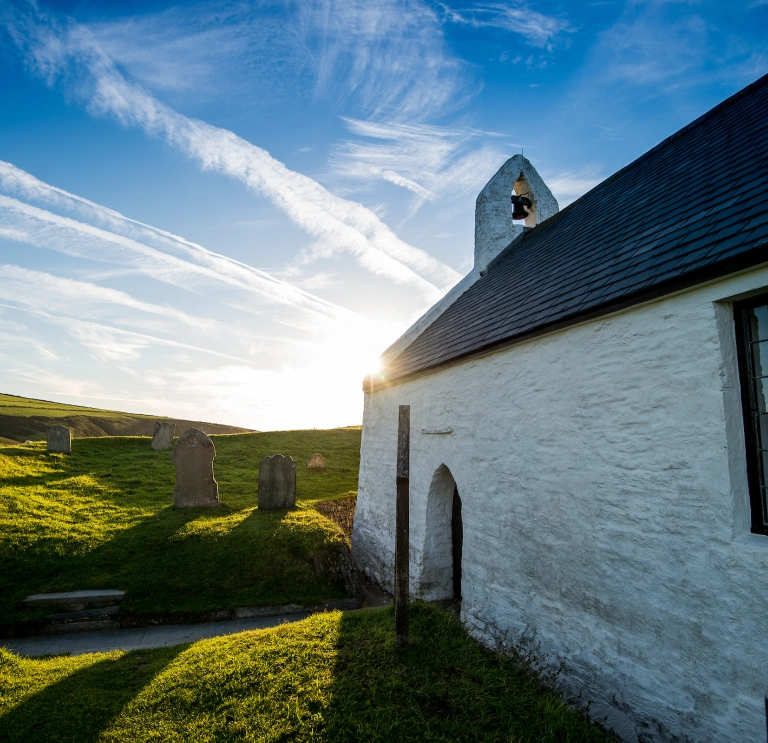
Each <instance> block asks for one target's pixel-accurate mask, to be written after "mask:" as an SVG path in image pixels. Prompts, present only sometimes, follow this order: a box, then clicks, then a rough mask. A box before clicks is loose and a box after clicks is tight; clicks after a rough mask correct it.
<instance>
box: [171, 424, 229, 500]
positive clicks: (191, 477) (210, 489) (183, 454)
mask: <svg viewBox="0 0 768 743" xmlns="http://www.w3.org/2000/svg"><path fill="white" fill-rule="evenodd" d="M215 458H216V449H214V447H213V441H211V440H210V439H209V438H208V436H206V435H205V434H204V433H203V432H202V431H200V430H199V429H197V428H190V429H189V430H188V431H184V433H183V434H181V436H179V438H178V439H176V445H175V446H174V447H173V463H174V464H175V465H176V487H175V488H174V489H173V505H174V506H176V508H194V507H195V506H218V505H219V484H218V483H217V482H216V480H214V479H213V460H214V459H215Z"/></svg>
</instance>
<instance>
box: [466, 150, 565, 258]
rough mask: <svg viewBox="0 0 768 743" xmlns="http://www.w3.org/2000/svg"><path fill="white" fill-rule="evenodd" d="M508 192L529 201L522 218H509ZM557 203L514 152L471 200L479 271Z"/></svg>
mask: <svg viewBox="0 0 768 743" xmlns="http://www.w3.org/2000/svg"><path fill="white" fill-rule="evenodd" d="M512 194H517V195H518V196H524V197H525V198H527V199H528V200H530V202H531V206H529V207H526V209H527V211H528V216H527V217H526V218H525V221H524V222H523V221H517V222H516V221H514V220H513V219H512V203H511V197H512ZM559 210H560V207H559V206H558V205H557V201H556V199H555V197H554V196H553V195H552V192H551V191H550V190H549V188H547V184H546V183H544V181H543V180H542V178H541V176H540V175H539V174H538V173H537V172H536V168H534V167H533V165H531V163H530V161H529V160H527V159H526V158H525V157H523V156H522V155H514V156H513V157H510V158H509V160H507V162H505V163H504V165H502V166H501V167H500V168H499V170H498V172H497V173H496V175H494V176H493V178H491V180H490V181H488V183H486V184H485V188H483V190H482V191H480V193H479V194H478V197H477V201H476V202H475V268H477V269H479V270H480V271H482V270H483V269H484V268H485V267H486V266H487V265H488V264H489V263H490V262H491V261H492V260H493V259H494V258H495V257H496V256H497V255H498V254H499V253H500V252H501V251H502V250H504V248H506V247H507V245H509V244H510V243H511V242H512V241H513V240H514V239H515V238H517V237H519V236H520V235H522V234H523V231H524V230H525V228H526V227H535V226H536V225H537V224H539V223H541V222H543V221H544V220H545V219H549V217H551V216H552V215H553V214H557V212H558V211H559Z"/></svg>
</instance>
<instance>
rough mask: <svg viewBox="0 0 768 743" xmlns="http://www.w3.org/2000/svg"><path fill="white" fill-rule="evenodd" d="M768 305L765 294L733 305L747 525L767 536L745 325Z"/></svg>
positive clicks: (767, 511)
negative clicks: (748, 314)
mask: <svg viewBox="0 0 768 743" xmlns="http://www.w3.org/2000/svg"><path fill="white" fill-rule="evenodd" d="M762 305H768V292H762V293H760V294H758V295H755V296H752V297H749V299H744V300H741V301H738V302H734V303H733V319H734V324H735V326H736V356H737V362H738V369H739V387H740V391H741V412H742V421H743V423H744V443H745V445H746V452H745V453H746V460H747V486H748V489H749V501H750V514H751V518H750V523H751V531H752V533H754V534H764V535H768V504H766V503H765V502H764V499H763V493H762V488H763V483H762V482H761V471H760V469H761V463H760V449H759V438H758V436H759V434H758V431H757V422H756V417H755V416H756V414H757V411H758V405H757V400H756V395H755V387H754V384H753V381H752V380H753V377H754V374H753V363H754V362H753V359H752V354H751V349H750V337H749V326H748V324H747V323H746V322H745V317H746V312H747V311H748V310H751V309H753V308H755V307H760V306H762ZM762 479H764V480H765V481H766V482H765V486H766V487H768V472H765V473H762Z"/></svg>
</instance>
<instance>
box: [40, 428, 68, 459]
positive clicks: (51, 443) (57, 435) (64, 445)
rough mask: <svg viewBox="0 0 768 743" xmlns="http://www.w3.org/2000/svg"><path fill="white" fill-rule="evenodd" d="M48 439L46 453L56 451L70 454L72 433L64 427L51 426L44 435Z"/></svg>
mask: <svg viewBox="0 0 768 743" xmlns="http://www.w3.org/2000/svg"><path fill="white" fill-rule="evenodd" d="M46 436H47V438H48V451H57V452H61V453H62V454H71V453H72V431H70V430H69V429H68V428H67V427H66V426H53V427H52V428H49V429H48V431H47V434H46Z"/></svg>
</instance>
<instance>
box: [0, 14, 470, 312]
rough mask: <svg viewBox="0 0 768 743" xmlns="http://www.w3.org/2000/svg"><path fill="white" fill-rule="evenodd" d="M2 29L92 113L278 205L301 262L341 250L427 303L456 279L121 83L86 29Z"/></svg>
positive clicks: (270, 162) (27, 22)
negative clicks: (298, 237) (304, 243)
mask: <svg viewBox="0 0 768 743" xmlns="http://www.w3.org/2000/svg"><path fill="white" fill-rule="evenodd" d="M6 26H7V28H8V30H9V32H10V34H11V36H12V38H13V39H14V40H15V41H16V43H17V45H18V46H19V47H20V48H21V49H23V50H24V52H25V53H26V56H27V59H28V60H29V61H30V63H31V64H32V65H33V66H34V68H35V69H36V70H37V71H38V73H39V74H41V75H43V76H44V77H46V78H47V79H48V80H49V81H52V80H54V79H59V78H64V79H66V78H67V75H68V73H70V72H71V71H72V70H73V69H74V70H75V71H76V73H77V79H78V82H77V83H76V84H74V85H73V88H74V89H75V90H76V91H77V94H78V95H79V96H80V97H81V98H82V99H84V100H85V101H86V105H87V106H88V108H89V110H90V111H91V112H93V113H94V114H97V115H109V116H114V117H115V118H117V119H118V120H119V121H120V122H121V123H123V124H124V125H126V126H138V127H140V128H142V129H144V130H145V131H146V132H147V133H149V134H152V135H156V136H160V137H162V138H163V139H165V140H166V141H167V142H168V143H169V144H171V145H172V146H174V147H176V148H178V149H179V150H181V151H182V152H184V153H185V154H186V155H187V156H189V157H191V158H192V159H193V160H195V161H196V162H197V163H198V164H199V165H200V166H201V167H202V168H203V169H205V170H214V171H217V172H220V173H222V174H225V175H227V176H229V177H232V178H235V179H236V180H239V181H241V182H242V183H244V184H245V185H246V186H248V187H249V188H250V189H252V190H253V191H255V192H256V193H258V194H260V195H263V196H265V197H266V198H268V199H269V200H270V201H272V203H274V204H275V205H277V206H278V207H280V208H281V209H282V210H283V211H285V213H286V214H287V215H288V216H289V217H290V218H291V219H292V220H293V221H294V222H295V223H296V224H297V225H299V226H300V227H301V228H302V229H304V230H305V231H306V232H307V233H308V234H310V235H311V236H312V237H313V243H312V245H311V246H310V248H309V249H308V250H307V251H305V253H304V255H303V256H302V259H303V260H304V261H309V260H312V259H314V258H316V257H319V256H324V257H328V256H332V255H335V254H337V253H340V252H348V253H350V254H352V255H353V256H354V257H355V259H356V261H357V262H358V263H359V265H361V266H362V267H364V268H366V269H367V270H369V271H370V272H372V273H374V274H376V275H380V276H385V277H387V278H389V279H391V280H393V281H396V282H398V283H401V284H405V285H410V286H413V287H415V288H418V289H419V290H420V291H421V292H422V293H423V294H424V296H425V297H426V298H428V299H430V300H434V299H436V298H438V297H439V296H441V295H442V292H443V291H444V290H446V289H447V288H449V287H450V286H451V285H452V284H454V283H455V282H456V281H457V280H458V279H459V277H460V276H459V274H458V273H457V272H456V271H454V270H453V269H451V268H450V267H448V266H446V265H445V264H443V263H441V262H440V261H438V260H436V259H435V258H433V257H432V256H430V255H429V254H427V253H426V252H424V251H422V250H419V249H418V248H414V247H413V246H411V245H408V244H407V243H405V242H403V241H402V240H400V239H399V238H398V237H397V236H396V235H395V234H394V233H393V232H392V231H391V230H390V229H389V228H388V227H387V226H386V225H385V224H383V223H382V222H381V220H380V219H379V218H378V217H377V216H376V215H375V214H374V213H373V212H372V211H370V210H369V209H367V208H365V207H363V206H362V205H360V204H358V203H355V202H352V201H349V200H346V199H343V198H341V197H339V196H336V195H334V194H332V193H330V192H329V191H328V190H327V189H325V188H324V187H323V186H321V185H320V184H319V183H317V182H316V181H314V180H312V179H311V178H309V177H307V176H305V175H303V174H301V173H297V172H295V171H292V170H290V169H289V168H287V167H286V166H285V165H284V164H283V163H281V162H279V161H278V160H276V159H275V158H273V157H272V156H271V155H270V154H269V153H268V152H267V151H266V150H263V149H262V148H260V147H257V146H255V145H253V144H251V143H250V142H247V141H246V140H244V139H242V138H240V137H238V136H237V135H235V134H234V133H233V132H231V131H228V130H225V129H221V128H218V127H214V126H211V125H210V124H207V123H205V122H203V121H199V120H195V119H191V118H189V117H186V116H183V115H181V114H179V113H177V112H176V111H174V110H172V109H171V108H169V107H168V106H166V105H164V104H163V103H161V102H160V101H158V100H157V99H156V98H154V97H153V96H152V95H150V94H149V93H148V92H147V91H146V90H144V89H143V88H141V87H139V86H138V85H136V84H133V83H131V82H129V81H128V80H126V79H125V78H124V77H123V75H122V74H121V73H120V72H119V71H118V70H117V68H116V67H115V65H114V64H113V62H112V61H111V60H110V59H109V58H108V56H107V55H106V54H105V53H104V52H103V50H102V49H101V47H100V46H99V45H98V43H97V41H96V40H95V38H94V37H93V34H92V33H91V32H90V31H89V30H88V29H87V28H86V27H84V26H81V25H78V24H76V23H74V22H73V21H71V20H63V21H62V20H59V19H54V18H51V17H44V16H41V15H40V14H38V13H34V12H33V13H16V14H12V15H11V19H10V21H9V20H8V17H7V16H6ZM432 282H434V283H432Z"/></svg>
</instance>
